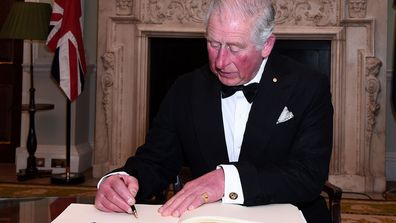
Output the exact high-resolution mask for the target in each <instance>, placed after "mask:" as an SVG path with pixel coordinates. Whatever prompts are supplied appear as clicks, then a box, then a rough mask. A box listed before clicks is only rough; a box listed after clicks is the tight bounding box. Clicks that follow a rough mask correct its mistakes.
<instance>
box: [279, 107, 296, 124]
mask: <svg viewBox="0 0 396 223" xmlns="http://www.w3.org/2000/svg"><path fill="white" fill-rule="evenodd" d="M293 117H294V115H293V113H292V112H291V111H289V110H288V109H287V107H284V108H283V111H282V113H281V114H280V116H279V118H278V121H276V124H280V123H282V122H286V121H288V120H290V119H292V118H293Z"/></svg>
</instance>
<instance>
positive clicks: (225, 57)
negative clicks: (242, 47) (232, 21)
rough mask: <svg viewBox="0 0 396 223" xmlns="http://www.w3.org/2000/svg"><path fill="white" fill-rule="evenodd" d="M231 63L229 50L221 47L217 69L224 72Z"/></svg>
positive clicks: (218, 53) (218, 52)
mask: <svg viewBox="0 0 396 223" xmlns="http://www.w3.org/2000/svg"><path fill="white" fill-rule="evenodd" d="M228 63H229V54H228V50H227V48H226V47H221V48H220V49H219V50H218V51H217V57H216V68H217V69H219V70H222V69H223V68H225V67H226V66H227V65H228Z"/></svg>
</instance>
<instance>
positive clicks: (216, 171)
mask: <svg viewBox="0 0 396 223" xmlns="http://www.w3.org/2000/svg"><path fill="white" fill-rule="evenodd" d="M274 17H275V11H274V8H273V6H272V3H271V0H213V1H212V2H211V3H210V5H209V9H208V16H207V21H206V39H207V49H208V56H209V65H208V66H204V67H202V68H200V69H198V70H195V71H192V72H191V73H188V74H185V75H182V76H181V77H180V78H179V79H178V80H176V82H175V83H174V84H173V86H172V87H171V88H170V90H169V92H168V94H167V95H166V97H165V99H164V101H163V102H162V104H161V107H160V110H159V112H158V115H157V117H156V118H155V119H154V123H153V126H152V128H151V129H150V131H149V133H148V135H147V137H146V141H145V143H144V144H143V145H142V146H141V147H139V148H138V150H137V152H136V154H135V156H133V157H130V158H129V159H128V160H127V162H126V163H125V165H124V166H123V167H121V168H120V169H117V170H114V171H113V172H112V173H110V174H108V175H106V176H105V177H104V178H102V180H101V181H100V182H99V184H98V191H97V195H96V200H95V206H96V207H97V208H98V209H99V210H102V211H115V212H131V209H130V206H129V205H131V204H134V203H135V202H136V201H137V202H139V200H143V199H147V198H149V197H151V196H153V195H155V194H157V193H158V192H160V191H162V190H164V189H165V188H166V187H167V186H168V185H169V184H170V183H171V182H172V181H173V180H174V179H175V177H176V176H177V174H178V173H179V172H180V170H181V167H182V166H183V165H187V166H189V167H190V169H191V173H192V177H193V180H191V181H189V182H188V183H187V184H186V185H185V186H184V187H183V189H182V190H181V191H180V192H178V193H177V194H176V195H174V196H173V197H172V198H171V199H169V200H168V201H167V202H166V203H165V204H164V205H163V206H162V207H161V208H160V209H159V212H160V213H161V214H162V215H163V216H168V215H172V216H180V215H181V214H182V213H184V212H185V211H187V210H191V209H194V208H198V207H199V206H201V205H203V204H205V203H210V202H216V201H219V200H222V202H225V203H233V204H236V205H238V204H240V205H246V206H253V205H263V204H272V203H292V204H295V205H296V206H298V207H299V208H300V209H301V210H302V212H303V214H304V216H305V218H306V219H307V221H308V222H320V223H324V222H330V215H329V212H328V210H327V207H326V204H325V201H324V199H323V198H322V197H321V196H320V192H321V189H322V187H323V184H324V183H325V181H326V180H327V176H328V167H329V161H330V156H331V147H332V118H333V108H332V105H331V95H330V87H329V80H328V78H327V77H325V76H323V75H321V74H319V73H318V72H315V71H312V70H310V69H308V68H306V67H305V66H303V65H301V64H299V63H297V62H295V61H293V60H291V59H288V58H286V57H283V56H280V55H278V54H276V53H271V51H272V48H273V45H274V43H275V36H274V35H273V34H272V30H273V26H274Z"/></svg>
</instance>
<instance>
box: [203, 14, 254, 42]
mask: <svg viewBox="0 0 396 223" xmlns="http://www.w3.org/2000/svg"><path fill="white" fill-rule="evenodd" d="M250 24H251V20H246V19H243V18H241V17H238V16H232V15H220V14H219V13H214V14H213V15H212V16H211V17H210V18H209V21H208V27H207V31H206V35H207V37H208V38H209V39H212V40H216V41H221V42H223V41H224V42H227V41H230V40H233V41H247V40H249V37H250Z"/></svg>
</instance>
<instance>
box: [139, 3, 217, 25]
mask: <svg viewBox="0 0 396 223" xmlns="http://www.w3.org/2000/svg"><path fill="white" fill-rule="evenodd" d="M208 2H209V0H199V1H197V0H149V1H148V2H147V5H146V8H145V11H146V13H145V14H146V18H145V19H144V21H145V23H155V24H162V23H166V22H178V23H181V24H184V23H202V22H203V20H204V18H205V15H206V11H207V5H208Z"/></svg>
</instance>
